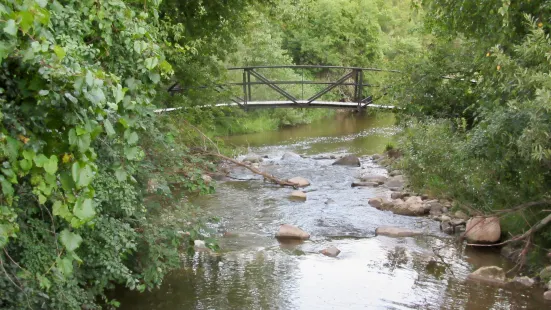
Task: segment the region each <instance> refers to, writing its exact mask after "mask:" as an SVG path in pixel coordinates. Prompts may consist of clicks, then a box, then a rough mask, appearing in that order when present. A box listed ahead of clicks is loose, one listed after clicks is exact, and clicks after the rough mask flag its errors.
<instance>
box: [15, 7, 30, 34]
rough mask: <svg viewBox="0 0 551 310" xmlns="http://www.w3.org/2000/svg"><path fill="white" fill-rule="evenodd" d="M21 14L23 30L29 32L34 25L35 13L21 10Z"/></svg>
mask: <svg viewBox="0 0 551 310" xmlns="http://www.w3.org/2000/svg"><path fill="white" fill-rule="evenodd" d="M17 15H19V26H20V27H21V30H23V32H29V29H31V27H32V26H33V23H34V16H33V13H31V12H29V11H20V12H19V13H18V14H17Z"/></svg>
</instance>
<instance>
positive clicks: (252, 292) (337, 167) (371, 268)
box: [119, 119, 549, 309]
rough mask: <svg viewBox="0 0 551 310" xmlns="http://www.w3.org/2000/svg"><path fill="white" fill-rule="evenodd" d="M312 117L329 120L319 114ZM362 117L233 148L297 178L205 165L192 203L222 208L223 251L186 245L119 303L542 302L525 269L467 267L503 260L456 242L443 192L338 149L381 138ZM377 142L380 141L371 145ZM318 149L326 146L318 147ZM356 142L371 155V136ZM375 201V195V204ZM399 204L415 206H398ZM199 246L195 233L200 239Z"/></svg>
mask: <svg viewBox="0 0 551 310" xmlns="http://www.w3.org/2000/svg"><path fill="white" fill-rule="evenodd" d="M366 121H370V120H369V119H366ZM339 124H341V123H339ZM312 126H314V125H312ZM316 126H317V125H316ZM319 126H323V128H327V127H328V125H327V124H326V123H324V124H320V125H319ZM362 126H364V125H362ZM362 128H364V129H357V128H356V131H355V132H354V133H346V134H344V135H340V136H338V137H337V136H332V137H329V136H325V137H321V138H320V137H313V138H311V139H310V138H301V139H299V140H297V141H291V142H285V143H281V144H273V141H272V142H270V143H271V144H268V145H265V146H257V147H252V148H251V152H250V154H248V155H247V156H242V157H239V158H238V160H240V161H245V162H247V164H250V165H251V166H254V167H255V169H259V170H262V171H264V172H266V173H269V174H270V175H274V176H276V177H277V178H280V179H282V180H293V179H294V178H297V177H298V178H299V179H294V181H296V183H297V186H296V188H292V187H289V186H285V187H282V186H279V185H274V184H271V183H270V182H268V181H266V180H265V178H264V177H262V176H259V175H256V174H254V173H252V172H251V171H250V170H248V169H246V168H243V167H228V168H229V169H228V170H227V172H229V173H228V175H213V176H212V178H213V179H218V181H216V182H217V192H216V194H214V195H211V196H205V197H200V198H197V199H195V200H194V201H193V202H194V203H195V204H197V205H199V206H201V207H202V208H203V209H204V210H207V211H208V212H210V213H211V214H213V215H216V216H217V217H219V218H220V221H219V222H217V223H214V222H213V223H212V224H211V228H212V229H213V230H215V231H216V232H217V237H218V240H219V244H220V247H221V251H220V252H218V253H214V252H210V251H205V250H201V251H197V252H196V253H195V255H194V256H192V257H188V256H183V257H182V269H181V270H180V271H178V272H175V273H173V274H172V275H170V276H169V277H168V278H167V279H166V281H165V284H164V285H163V287H162V288H160V289H159V290H156V291H154V292H150V293H146V294H141V295H140V294H133V293H131V292H124V293H121V295H120V296H119V299H121V301H122V304H123V306H124V307H125V308H126V309H314V308H315V309H341V308H346V309H366V308H368V309H458V308H459V309H490V308H492V309H511V308H514V309H517V308H525V309H542V308H545V307H548V306H549V304H547V303H546V301H545V300H544V298H543V293H544V290H543V289H542V288H541V287H540V286H538V285H537V284H536V285H533V286H532V287H527V286H525V285H524V284H519V285H517V282H518V283H520V282H525V283H528V282H529V281H530V280H531V279H526V278H518V279H517V280H515V283H512V281H510V280H508V279H507V277H505V278H503V279H504V280H503V281H502V282H500V281H484V280H480V277H479V278H476V276H471V274H472V273H473V272H475V271H476V270H480V268H485V267H488V268H489V267H492V268H490V269H489V270H490V272H494V271H495V272H494V273H492V277H493V278H495V279H497V280H499V279H502V278H501V272H500V271H499V270H494V268H493V266H495V267H497V268H501V269H502V270H503V271H507V270H509V269H510V268H511V267H512V265H510V264H509V263H508V262H507V261H506V260H505V259H504V258H503V257H501V256H500V255H499V251H496V250H493V249H485V248H484V249H477V248H472V247H465V245H464V243H458V242H457V239H456V236H457V235H458V234H461V233H463V232H464V231H463V230H464V229H465V226H466V225H467V223H466V222H467V221H468V220H469V218H468V217H467V216H466V215H465V216H462V214H460V213H456V212H455V210H453V208H452V206H451V202H449V201H441V200H438V199H433V197H427V196H426V195H422V194H419V193H412V192H410V191H409V190H408V189H407V186H406V185H407V179H406V178H405V177H403V176H401V174H400V172H399V171H388V170H387V168H385V167H384V166H383V165H382V164H383V162H381V159H380V158H379V159H377V156H375V157H373V156H368V154H364V153H362V152H355V153H356V155H359V156H358V157H357V160H354V158H351V157H347V156H348V155H350V149H351V148H350V147H348V145H349V146H352V145H354V144H355V143H356V141H357V139H367V141H374V140H373V139H374V136H376V135H382V136H383V137H384V135H386V134H387V133H388V132H391V130H390V129H380V128H369V126H366V127H362ZM308 129H309V128H306V129H305V130H308ZM346 130H349V128H348V127H346ZM350 130H351V131H353V130H352V129H350ZM316 134H319V132H317V133H316ZM339 139H340V140H339ZM339 141H341V142H339ZM342 141H345V142H342ZM370 143H371V142H370ZM343 146H344V147H343ZM382 147H384V143H382V144H381V146H380V147H379V149H378V151H381V148H382ZM321 149H325V152H320V150H321ZM362 149H365V150H366V151H365V152H371V154H373V152H372V151H370V148H369V146H368V147H363V148H362ZM342 158H347V159H346V162H347V163H343V162H342V161H341V162H340V163H338V161H339V160H341V159H342ZM336 162H337V163H336ZM374 176H377V177H379V178H380V179H374V178H372V177H374ZM367 177H369V178H367ZM360 183H361V184H360ZM368 183H369V184H368ZM416 194H417V195H416ZM376 202H380V205H379V208H377V206H376V205H377V203H376ZM383 204H385V206H384V207H383ZM386 204H389V205H386ZM390 204H392V206H390ZM411 210H414V211H415V212H413V211H411ZM406 212H412V213H414V215H411V214H410V215H404V214H403V213H406ZM440 212H441V213H440ZM431 213H432V214H431ZM458 215H460V216H458ZM445 216H447V217H449V224H450V225H452V226H453V227H455V231H456V232H455V233H453V234H449V233H447V232H446V231H444V230H446V227H445V226H443V227H442V228H441V223H442V220H444V222H447V221H446V220H447V218H445ZM437 219H440V221H437ZM460 219H461V220H462V221H463V222H462V223H459V220H460ZM276 237H279V238H276ZM197 246H198V247H203V244H202V243H200V242H199V244H197ZM487 274H488V273H486V272H485V271H484V269H482V271H479V272H478V275H479V276H481V277H487ZM509 278H512V276H511V275H509ZM509 282H511V283H509ZM504 283H505V284H504Z"/></svg>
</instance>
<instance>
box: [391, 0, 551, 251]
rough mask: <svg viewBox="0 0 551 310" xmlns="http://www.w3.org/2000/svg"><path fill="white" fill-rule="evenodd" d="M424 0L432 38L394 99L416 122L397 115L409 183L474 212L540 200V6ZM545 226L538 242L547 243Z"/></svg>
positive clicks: (535, 212)
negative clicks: (402, 127) (402, 126)
mask: <svg viewBox="0 0 551 310" xmlns="http://www.w3.org/2000/svg"><path fill="white" fill-rule="evenodd" d="M452 2H453V3H452ZM426 3H427V4H428V6H427V7H426V8H427V9H428V10H429V11H428V12H427V13H428V14H427V15H431V16H433V17H432V18H429V19H428V20H427V23H428V29H430V30H432V31H433V33H434V34H436V35H437V36H438V37H437V39H436V40H435V41H434V42H433V45H431V46H429V50H428V54H427V56H426V57H422V58H420V59H419V60H418V61H417V62H416V63H415V64H412V65H411V66H409V67H407V68H406V70H407V72H408V75H407V76H406V77H405V79H404V81H403V82H404V84H403V85H401V87H402V88H401V96H400V97H399V98H401V99H402V100H403V101H404V103H405V104H404V105H403V106H404V107H405V108H406V109H405V110H404V111H405V112H406V114H408V115H410V116H411V115H413V116H416V117H417V120H418V121H411V119H410V118H409V117H404V119H403V120H404V124H405V126H406V127H407V128H408V130H407V131H406V134H405V136H404V137H403V139H402V142H401V147H402V148H404V154H405V157H404V161H403V162H402V165H403V166H404V169H406V171H407V172H408V174H409V175H410V176H411V180H412V183H413V185H414V186H415V187H417V188H419V189H420V188H423V189H425V190H430V191H432V192H434V193H435V194H440V195H444V196H449V197H452V198H454V199H456V200H458V201H459V202H461V203H462V204H464V205H468V206H471V207H473V208H475V209H477V210H480V211H482V212H494V211H496V210H502V209H508V208H510V207H513V206H515V205H518V204H521V203H525V202H529V201H537V200H541V199H548V198H549V197H550V194H551V193H550V192H549V188H550V186H551V184H550V183H549V182H550V180H551V175H550V174H549V163H550V159H551V157H550V156H551V151H550V150H551V145H550V144H549V139H548V133H549V131H550V130H551V127H550V126H551V118H550V116H551V115H550V113H549V112H550V107H549V102H550V101H549V99H550V98H551V97H550V96H551V84H550V82H549V81H550V79H549V74H550V67H549V61H550V59H551V54H550V53H549V51H550V50H551V40H550V38H549V34H548V29H549V28H548V25H547V24H546V23H547V21H544V20H543V19H542V17H541V16H545V14H547V12H548V10H549V6H548V4H547V3H543V2H537V1H536V2H522V3H521V2H518V3H512V2H510V1H488V2H484V5H482V2H480V1H470V0H465V1H455V2H454V1H451V2H450V1H426ZM443 3H446V6H443ZM429 13H432V14H429ZM526 13H529V14H532V15H527V14H526ZM477 16H478V18H477ZM482 16H485V18H482ZM489 29H494V30H495V31H489ZM498 29H499V31H498ZM489 43H491V44H496V43H497V44H496V45H494V46H489ZM419 120H420V121H419ZM543 209H545V206H540V207H533V208H531V209H530V210H523V211H522V212H517V213H514V214H509V215H507V216H506V217H504V218H503V224H504V227H505V230H508V231H510V232H511V233H520V232H523V231H525V230H526V229H527V227H529V226H528V225H531V224H534V223H535V222H536V221H538V220H540V219H541V218H542V217H543V216H544V214H545V213H543V211H542V210H543ZM549 231H550V230H549V228H546V230H543V231H541V232H540V234H539V236H538V237H537V238H538V239H537V240H536V241H538V242H539V243H540V244H544V245H549V244H551V238H549V236H551V234H550V233H549Z"/></svg>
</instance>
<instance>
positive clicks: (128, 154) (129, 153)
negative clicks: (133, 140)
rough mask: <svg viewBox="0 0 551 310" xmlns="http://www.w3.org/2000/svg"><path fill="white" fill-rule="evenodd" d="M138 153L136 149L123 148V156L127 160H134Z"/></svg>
mask: <svg viewBox="0 0 551 310" xmlns="http://www.w3.org/2000/svg"><path fill="white" fill-rule="evenodd" d="M138 151H139V149H138V147H125V148H124V155H125V156H126V159H128V160H135V159H136V158H137V156H138Z"/></svg>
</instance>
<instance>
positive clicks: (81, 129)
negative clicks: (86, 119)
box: [76, 127, 88, 136]
mask: <svg viewBox="0 0 551 310" xmlns="http://www.w3.org/2000/svg"><path fill="white" fill-rule="evenodd" d="M87 132H88V131H87V130H86V129H85V128H83V127H77V128H76V133H77V136H82V135H83V134H85V133H87Z"/></svg>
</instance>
